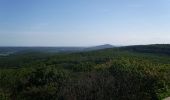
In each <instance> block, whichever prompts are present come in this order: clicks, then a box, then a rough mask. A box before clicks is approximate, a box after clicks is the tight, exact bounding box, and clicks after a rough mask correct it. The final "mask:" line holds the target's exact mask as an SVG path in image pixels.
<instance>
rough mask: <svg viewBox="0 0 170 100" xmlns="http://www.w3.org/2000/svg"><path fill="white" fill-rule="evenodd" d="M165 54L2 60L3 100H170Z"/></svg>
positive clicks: (130, 50)
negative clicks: (166, 98) (163, 99)
mask: <svg viewBox="0 0 170 100" xmlns="http://www.w3.org/2000/svg"><path fill="white" fill-rule="evenodd" d="M155 48H159V49H158V50H154V49H155ZM161 48H163V49H165V48H167V47H164V46H161V47H160V45H154V46H151V47H143V46H142V47H138V46H137V47H126V48H115V49H106V50H98V51H91V52H80V53H69V54H66V53H65V54H64V53H63V54H53V55H52V54H49V55H48V54H43V53H41V54H39V53H29V54H18V55H11V56H8V57H2V58H0V66H1V67H0V99H2V100H159V99H162V98H164V97H167V96H170V77H169V76H170V58H169V56H168V55H165V54H167V51H166V50H162V49H161ZM167 49H168V50H169V48H167ZM153 50H154V51H153ZM161 50H162V51H161ZM134 51H135V52H134ZM152 51H153V52H152Z"/></svg>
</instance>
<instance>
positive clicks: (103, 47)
mask: <svg viewBox="0 0 170 100" xmlns="http://www.w3.org/2000/svg"><path fill="white" fill-rule="evenodd" d="M113 47H114V46H113V45H110V44H104V45H99V46H94V47H88V48H86V50H101V49H108V48H113Z"/></svg>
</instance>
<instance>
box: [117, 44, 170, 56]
mask: <svg viewBox="0 0 170 100" xmlns="http://www.w3.org/2000/svg"><path fill="white" fill-rule="evenodd" d="M120 49H121V50H128V51H133V52H140V53H154V54H166V55H170V44H152V45H134V46H125V47H121V48H120Z"/></svg>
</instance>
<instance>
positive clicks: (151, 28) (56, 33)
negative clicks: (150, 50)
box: [0, 0, 170, 46]
mask: <svg viewBox="0 0 170 100" xmlns="http://www.w3.org/2000/svg"><path fill="white" fill-rule="evenodd" d="M100 44H112V45H138V44H170V0H0V46H92V45H100Z"/></svg>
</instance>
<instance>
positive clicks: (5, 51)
mask: <svg viewBox="0 0 170 100" xmlns="http://www.w3.org/2000/svg"><path fill="white" fill-rule="evenodd" d="M113 47H114V46H112V45H109V44H105V45H99V46H94V47H0V56H7V55H9V54H14V53H27V52H44V53H45V52H46V53H61V52H83V51H92V50H101V49H106V48H113Z"/></svg>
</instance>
